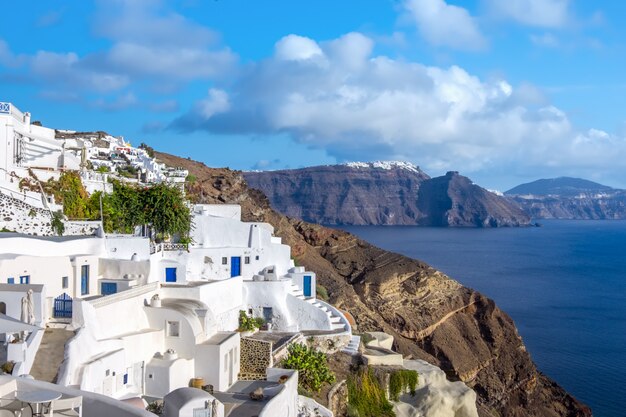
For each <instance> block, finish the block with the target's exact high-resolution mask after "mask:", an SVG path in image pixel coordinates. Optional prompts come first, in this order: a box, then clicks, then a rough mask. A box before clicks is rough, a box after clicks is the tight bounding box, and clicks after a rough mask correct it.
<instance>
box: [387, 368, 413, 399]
mask: <svg viewBox="0 0 626 417" xmlns="http://www.w3.org/2000/svg"><path fill="white" fill-rule="evenodd" d="M417 380H418V375H417V371H412V370H409V369H400V370H397V371H394V372H392V373H391V375H390V376H389V398H390V399H391V400H392V401H398V399H399V397H400V394H401V393H403V392H405V391H406V390H408V391H409V393H410V394H411V396H414V395H415V388H416V387H417Z"/></svg>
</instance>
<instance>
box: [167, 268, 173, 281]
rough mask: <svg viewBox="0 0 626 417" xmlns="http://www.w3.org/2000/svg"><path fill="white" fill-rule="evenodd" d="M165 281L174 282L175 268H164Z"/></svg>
mask: <svg viewBox="0 0 626 417" xmlns="http://www.w3.org/2000/svg"><path fill="white" fill-rule="evenodd" d="M165 282H176V268H165Z"/></svg>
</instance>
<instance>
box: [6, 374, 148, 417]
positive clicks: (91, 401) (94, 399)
mask: <svg viewBox="0 0 626 417" xmlns="http://www.w3.org/2000/svg"><path fill="white" fill-rule="evenodd" d="M11 379H14V380H15V382H16V383H17V390H18V391H34V390H42V389H44V390H51V391H56V392H59V393H61V394H62V395H63V396H65V397H78V396H82V397H83V409H82V413H83V415H84V416H86V417H112V416H115V417H154V414H152V413H150V412H148V411H146V410H142V409H139V408H136V407H133V406H130V405H128V404H125V403H123V402H120V401H117V400H114V399H113V398H109V397H105V396H104V395H99V394H94V393H92V392H86V391H80V390H77V389H73V388H68V387H63V386H60V385H56V384H50V383H48V382H43V381H36V380H31V379H26V378H13V377H10V376H0V383H4V382H10V380H11Z"/></svg>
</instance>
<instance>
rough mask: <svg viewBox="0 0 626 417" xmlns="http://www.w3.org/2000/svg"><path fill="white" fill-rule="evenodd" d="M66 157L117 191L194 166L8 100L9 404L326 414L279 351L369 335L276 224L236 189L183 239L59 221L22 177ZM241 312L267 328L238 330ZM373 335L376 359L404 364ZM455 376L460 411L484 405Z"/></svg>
mask: <svg viewBox="0 0 626 417" xmlns="http://www.w3.org/2000/svg"><path fill="white" fill-rule="evenodd" d="M65 171H77V172H79V173H80V178H81V180H82V183H83V185H84V187H85V188H86V190H87V191H88V192H89V193H93V192H94V191H104V192H110V191H111V183H110V181H109V179H110V178H117V179H120V180H122V181H125V182H130V183H136V184H145V185H146V186H149V185H150V184H154V183H160V182H167V183H171V184H173V185H175V186H181V187H182V186H183V184H184V181H185V178H186V177H187V175H188V172H187V171H185V170H183V169H177V168H168V167H166V166H164V165H163V164H160V163H158V162H157V161H156V160H155V159H154V158H153V157H151V156H150V155H149V152H148V150H146V149H140V148H135V147H133V146H131V145H130V144H128V143H126V142H125V141H124V139H123V138H120V137H112V136H109V135H106V134H104V133H89V134H81V133H79V132H72V131H57V130H54V129H49V128H46V127H43V126H41V125H40V124H39V123H33V122H32V121H31V116H30V114H29V113H22V112H20V111H19V110H18V109H17V108H16V107H15V106H14V105H13V104H11V103H4V102H2V103H0V229H2V231H3V232H1V233H0V338H2V342H3V343H2V344H1V345H0V363H11V364H12V365H13V368H12V370H11V372H10V374H7V375H0V415H5V414H2V412H5V411H7V412H10V414H6V415H21V413H22V412H23V411H24V410H26V409H28V410H29V411H30V412H31V414H33V415H34V414H36V413H37V412H45V413H47V414H46V415H57V414H56V413H55V411H56V410H59V409H64V408H65V409H68V410H75V411H76V413H78V414H76V415H79V414H80V413H81V412H82V410H83V408H84V411H85V415H87V416H112V415H114V416H150V415H153V414H151V413H150V412H148V411H146V410H145V409H144V407H145V405H146V403H150V402H153V401H160V400H164V409H163V410H162V413H163V415H164V416H168V417H169V416H190V417H191V416H193V417H200V416H208V417H224V416H233V417H237V416H263V417H296V416H303V415H309V414H306V409H307V407H308V409H310V410H313V409H315V410H317V411H316V413H318V414H317V415H324V416H331V415H332V412H330V411H329V410H327V409H326V408H324V407H322V406H321V405H320V404H317V403H315V401H313V400H312V399H310V398H307V397H303V396H299V395H298V389H297V387H298V372H297V371H296V370H290V369H281V368H277V367H275V364H277V363H279V362H280V361H281V360H282V359H283V358H284V357H285V356H286V355H287V348H288V346H290V345H291V344H294V343H308V344H310V345H313V346H315V347H316V348H317V349H318V350H321V351H324V352H330V353H332V352H337V351H339V350H344V351H345V352H347V353H348V354H356V353H357V351H358V349H359V340H360V339H359V337H358V336H354V335H353V334H352V326H351V323H350V321H349V320H348V318H347V317H346V315H345V314H344V313H343V312H341V311H339V310H338V309H336V308H335V307H333V306H332V305H330V304H328V303H326V302H324V301H322V300H320V299H318V298H317V296H316V275H315V272H312V271H306V270H305V268H303V267H299V266H296V265H294V261H293V260H292V259H291V251H290V247H289V246H287V245H285V244H283V243H282V242H281V239H280V238H279V237H276V236H274V229H273V227H272V226H271V225H270V224H267V223H249V222H243V221H242V220H241V208H240V207H239V206H237V205H203V204H197V205H190V207H189V209H190V211H191V215H192V223H193V228H192V229H191V232H190V233H191V235H190V238H191V239H190V241H191V243H189V244H185V245H183V244H178V243H172V242H160V243H157V242H156V241H154V240H153V239H151V238H150V237H147V236H143V235H142V234H141V233H139V232H140V231H138V233H136V234H127V235H121V234H110V233H105V232H104V230H103V227H102V224H101V222H99V221H71V220H64V223H65V233H64V235H63V236H53V234H54V233H53V231H52V229H51V226H50V223H51V216H52V213H53V212H55V211H58V210H62V207H61V206H59V205H58V204H56V203H55V202H54V199H53V198H52V197H51V196H49V195H46V194H45V193H44V192H43V188H41V187H40V188H41V189H40V190H39V191H37V190H36V189H33V187H29V188H24V187H22V186H21V184H22V185H23V183H24V180H25V179H26V180H27V181H29V183H30V184H32V183H35V184H36V183H40V182H45V181H47V180H48V179H50V178H53V179H58V178H59V176H60V175H61V173H62V172H65ZM8 231H10V232H8ZM16 232H17V233H16ZM242 314H243V315H244V316H245V317H251V318H262V319H263V320H262V321H263V323H264V324H263V326H262V329H261V330H260V331H257V332H250V331H248V332H242V331H241V329H240V328H239V327H240V320H241V315H242ZM378 339H380V340H382V342H381V343H377V344H376V343H374V344H373V345H371V346H370V347H369V349H370V350H369V351H367V352H369V356H370V359H369V360H370V361H371V362H372V363H376V362H377V361H378V362H380V363H382V364H386V363H389V364H392V365H395V366H402V365H403V359H402V356H401V355H398V354H395V353H394V352H392V351H391V347H392V345H391V342H389V338H388V337H386V336H385V335H384V334H383V335H382V336H381V335H378ZM378 339H377V340H378ZM391 340H393V339H391ZM367 352H366V353H367ZM404 362H407V361H404ZM419 362H421V361H419ZM407 363H408V362H407ZM407 363H404V365H407ZM418 365H419V364H418V363H417V362H415V363H414V364H413V365H411V366H413V367H415V366H418ZM426 365H427V364H425V362H424V363H423V364H421V365H420V366H422V367H421V368H420V371H421V372H424V373H427V371H428V370H427V369H426V368H424V366H426ZM428 366H430V365H428ZM433 368H434V367H433ZM435 369H437V368H435ZM45 375H48V376H49V377H48V378H45V377H44V376H45ZM437 375H439V374H437ZM37 377H39V378H37ZM438 378H439V382H440V383H442V384H444V383H447V382H446V381H445V377H443V381H441V376H440V375H439V376H438ZM40 379H43V380H45V379H48V380H52V379H54V380H55V384H51V383H49V382H45V381H43V380H40ZM426 380H427V378H426ZM455 384H457V383H455ZM458 384H460V385H455V387H456V389H457V390H458V392H459V394H458V398H461V400H460V402H458V404H460V405H458V406H455V408H456V409H457V411H458V410H461V411H460V414H455V415H457V416H474V415H477V414H476V411H475V394H474V392H473V391H471V390H469V389H467V387H465V386H464V385H463V384H462V383H458ZM190 385H191V386H193V387H190ZM199 388H200V389H199ZM446 389H447V388H446ZM254 393H257V397H258V398H253V397H254V395H251V394H254ZM77 399H80V400H77ZM425 401H426V400H425ZM137 404H139V405H140V407H137V406H136V405H137ZM52 405H54V407H56V410H53V407H52ZM53 413H54V414H53ZM63 415H74V414H63ZM311 415H315V414H311ZM420 415H421V414H420ZM433 415H434V414H433Z"/></svg>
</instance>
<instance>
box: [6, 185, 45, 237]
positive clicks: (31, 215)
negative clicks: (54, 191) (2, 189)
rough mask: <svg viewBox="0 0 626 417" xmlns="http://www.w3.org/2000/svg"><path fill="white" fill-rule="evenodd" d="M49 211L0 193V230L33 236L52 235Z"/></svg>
mask: <svg viewBox="0 0 626 417" xmlns="http://www.w3.org/2000/svg"><path fill="white" fill-rule="evenodd" d="M51 220H52V217H51V215H50V211H49V210H45V209H41V208H37V207H33V206H31V205H30V204H28V203H25V202H23V201H20V200H17V199H15V198H13V197H10V196H8V195H6V194H3V193H0V229H3V228H4V229H6V230H10V231H13V232H18V233H25V234H29V235H35V236H48V235H52V234H53V232H52V226H51V225H50V222H51Z"/></svg>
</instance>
